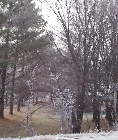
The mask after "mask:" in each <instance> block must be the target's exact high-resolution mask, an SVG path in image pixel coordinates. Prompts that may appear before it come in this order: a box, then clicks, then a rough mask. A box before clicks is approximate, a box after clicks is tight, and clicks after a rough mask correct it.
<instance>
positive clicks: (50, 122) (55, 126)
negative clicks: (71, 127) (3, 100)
mask: <svg viewBox="0 0 118 140" xmlns="http://www.w3.org/2000/svg"><path fill="white" fill-rule="evenodd" d="M37 108H40V107H39V106H35V107H31V108H30V112H29V114H30V113H32V112H33V111H34V110H36V109H37ZM26 112H27V107H23V108H21V112H17V111H16V109H14V115H11V114H9V109H5V119H0V137H19V136H21V137H26V136H27V130H26V129H27V127H26V125H27V124H26V115H27V114H26ZM23 120H24V121H23ZM29 121H31V123H30V125H29V126H30V130H31V131H32V128H33V129H34V135H45V134H54V133H55V132H57V133H60V122H61V121H60V116H59V115H57V114H55V113H54V110H53V109H51V108H50V107H43V108H40V109H39V110H37V111H36V112H35V113H33V115H32V117H29ZM31 131H30V133H32V132H31Z"/></svg>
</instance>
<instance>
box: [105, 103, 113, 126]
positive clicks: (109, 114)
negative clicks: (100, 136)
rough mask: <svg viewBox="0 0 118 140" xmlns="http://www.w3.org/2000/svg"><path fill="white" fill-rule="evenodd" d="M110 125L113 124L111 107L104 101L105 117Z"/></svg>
mask: <svg viewBox="0 0 118 140" xmlns="http://www.w3.org/2000/svg"><path fill="white" fill-rule="evenodd" d="M105 118H106V119H107V120H108V122H109V125H110V126H113V118H112V108H111V105H110V104H109V103H106V117H105Z"/></svg>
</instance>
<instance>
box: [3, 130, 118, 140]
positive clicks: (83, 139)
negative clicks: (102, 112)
mask: <svg viewBox="0 0 118 140" xmlns="http://www.w3.org/2000/svg"><path fill="white" fill-rule="evenodd" d="M20 139H22V140H118V131H115V132H107V133H106V132H101V133H95V132H94V133H86V134H84V133H83V134H65V135H62V134H58V135H45V136H43V135H40V136H34V137H27V138H20V137H19V138H14V139H13V138H0V140H20Z"/></svg>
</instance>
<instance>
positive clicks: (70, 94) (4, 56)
mask: <svg viewBox="0 0 118 140" xmlns="http://www.w3.org/2000/svg"><path fill="white" fill-rule="evenodd" d="M45 2H46V3H47V4H48V8H50V9H51V10H52V11H53V12H54V13H55V15H56V16H57V20H58V22H60V23H61V25H60V29H59V31H58V32H59V34H58V35H56V39H55V33H53V32H52V31H48V30H47V29H46V25H47V22H46V21H45V20H44V19H43V16H42V15H41V9H40V8H36V7H35V3H34V2H33V1H32V0H18V1H17V0H12V1H11V0H1V1H0V122H1V124H3V127H4V129H6V130H7V129H8V127H7V128H6V127H5V126H6V125H5V124H7V125H10V126H11V127H14V128H15V124H16V122H19V119H20V118H22V119H23V118H24V119H23V120H24V122H23V124H22V127H25V129H26V131H27V136H30V135H31V133H32V134H33V133H35V130H33V129H32V130H31V127H30V124H31V125H32V127H34V128H36V129H37V130H36V132H39V131H40V132H41V133H42V134H46V133H54V130H55V127H56V126H60V128H61V129H60V128H59V127H58V130H55V132H59V131H60V132H61V133H65V130H66V133H80V132H85V131H86V129H87V131H90V130H91V127H90V125H91V124H92V127H93V124H94V125H95V127H94V128H93V129H94V130H96V131H97V132H100V131H101V130H102V129H105V130H106V127H105V128H103V127H102V125H103V124H104V122H105V123H107V129H117V116H118V2H117V0H91V1H89V0H82V1H79V0H71V1H69V0H55V1H54V2H52V1H49V0H46V1H45ZM57 37H58V40H59V41H58V42H56V40H57ZM59 42H60V43H59ZM60 46H61V47H60ZM62 46H63V47H62ZM63 48H64V49H63ZM38 104H39V107H37V108H35V106H37V105H38ZM46 106H47V107H49V110H48V109H46V112H48V111H49V113H47V114H46V116H43V115H41V114H42V111H40V108H41V109H42V108H43V107H46ZM21 107H24V108H25V111H24V112H25V113H22V111H23V110H22V109H23V108H21ZM32 107H33V108H34V110H32ZM52 108H53V109H54V110H55V112H57V113H58V116H57V118H58V119H57V118H56V119H57V120H58V121H59V120H60V121H59V122H58V121H57V122H58V123H55V122H53V123H50V121H49V120H46V118H47V115H48V114H50V109H52ZM16 110H17V112H16ZM31 110H32V112H30V111H31ZM44 110H45V109H44ZM37 111H39V112H40V113H41V114H40V113H39V114H38V115H36V114H35V113H36V112H37ZM88 113H92V119H91V120H92V121H93V122H94V123H93V122H91V123H90V124H89V122H90V118H88V119H87V116H86V114H88ZM8 114H9V115H8ZM34 114H35V117H36V118H35V119H34V120H35V121H34V122H32V121H31V120H30V118H33V115H34ZM84 114H85V115H84ZM40 116H43V118H44V120H42V122H40V121H41V120H40ZM54 116H55V115H51V117H52V118H53V117H54ZM84 116H86V119H87V120H88V123H87V125H88V127H83V124H84V125H85V120H84ZM102 116H104V117H103V118H102ZM5 118H7V119H5ZM37 119H38V120H37ZM36 120H37V121H36ZM52 120H55V119H54V118H53V119H52ZM31 122H32V123H31ZM39 122H40V123H42V124H43V125H44V126H46V125H47V124H48V126H46V127H45V128H44V129H43V127H41V128H40V126H41V124H40V123H39ZM38 124H39V125H38ZM54 124H55V125H54ZM20 125H21V123H20ZM52 126H54V127H52ZM22 127H21V126H20V128H19V130H20V131H22V132H21V133H22V134H24V130H23V129H22ZM38 129H40V130H39V131H38ZM15 130H16V131H18V130H17V129H14V134H13V135H11V136H16V134H15ZM7 131H8V130H7ZM4 132H5V131H4ZM4 132H3V130H2V129H1V136H2V134H3V136H4ZM40 132H39V133H40ZM16 133H18V135H19V132H16ZM5 135H7V134H5Z"/></svg>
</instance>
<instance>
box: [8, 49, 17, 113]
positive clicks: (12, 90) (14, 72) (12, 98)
mask: <svg viewBox="0 0 118 140" xmlns="http://www.w3.org/2000/svg"><path fill="white" fill-rule="evenodd" d="M16 60H17V49H16V52H15V62H14V69H13V78H12V88H11V94H10V112H9V114H13V102H14V87H15V75H16Z"/></svg>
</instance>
